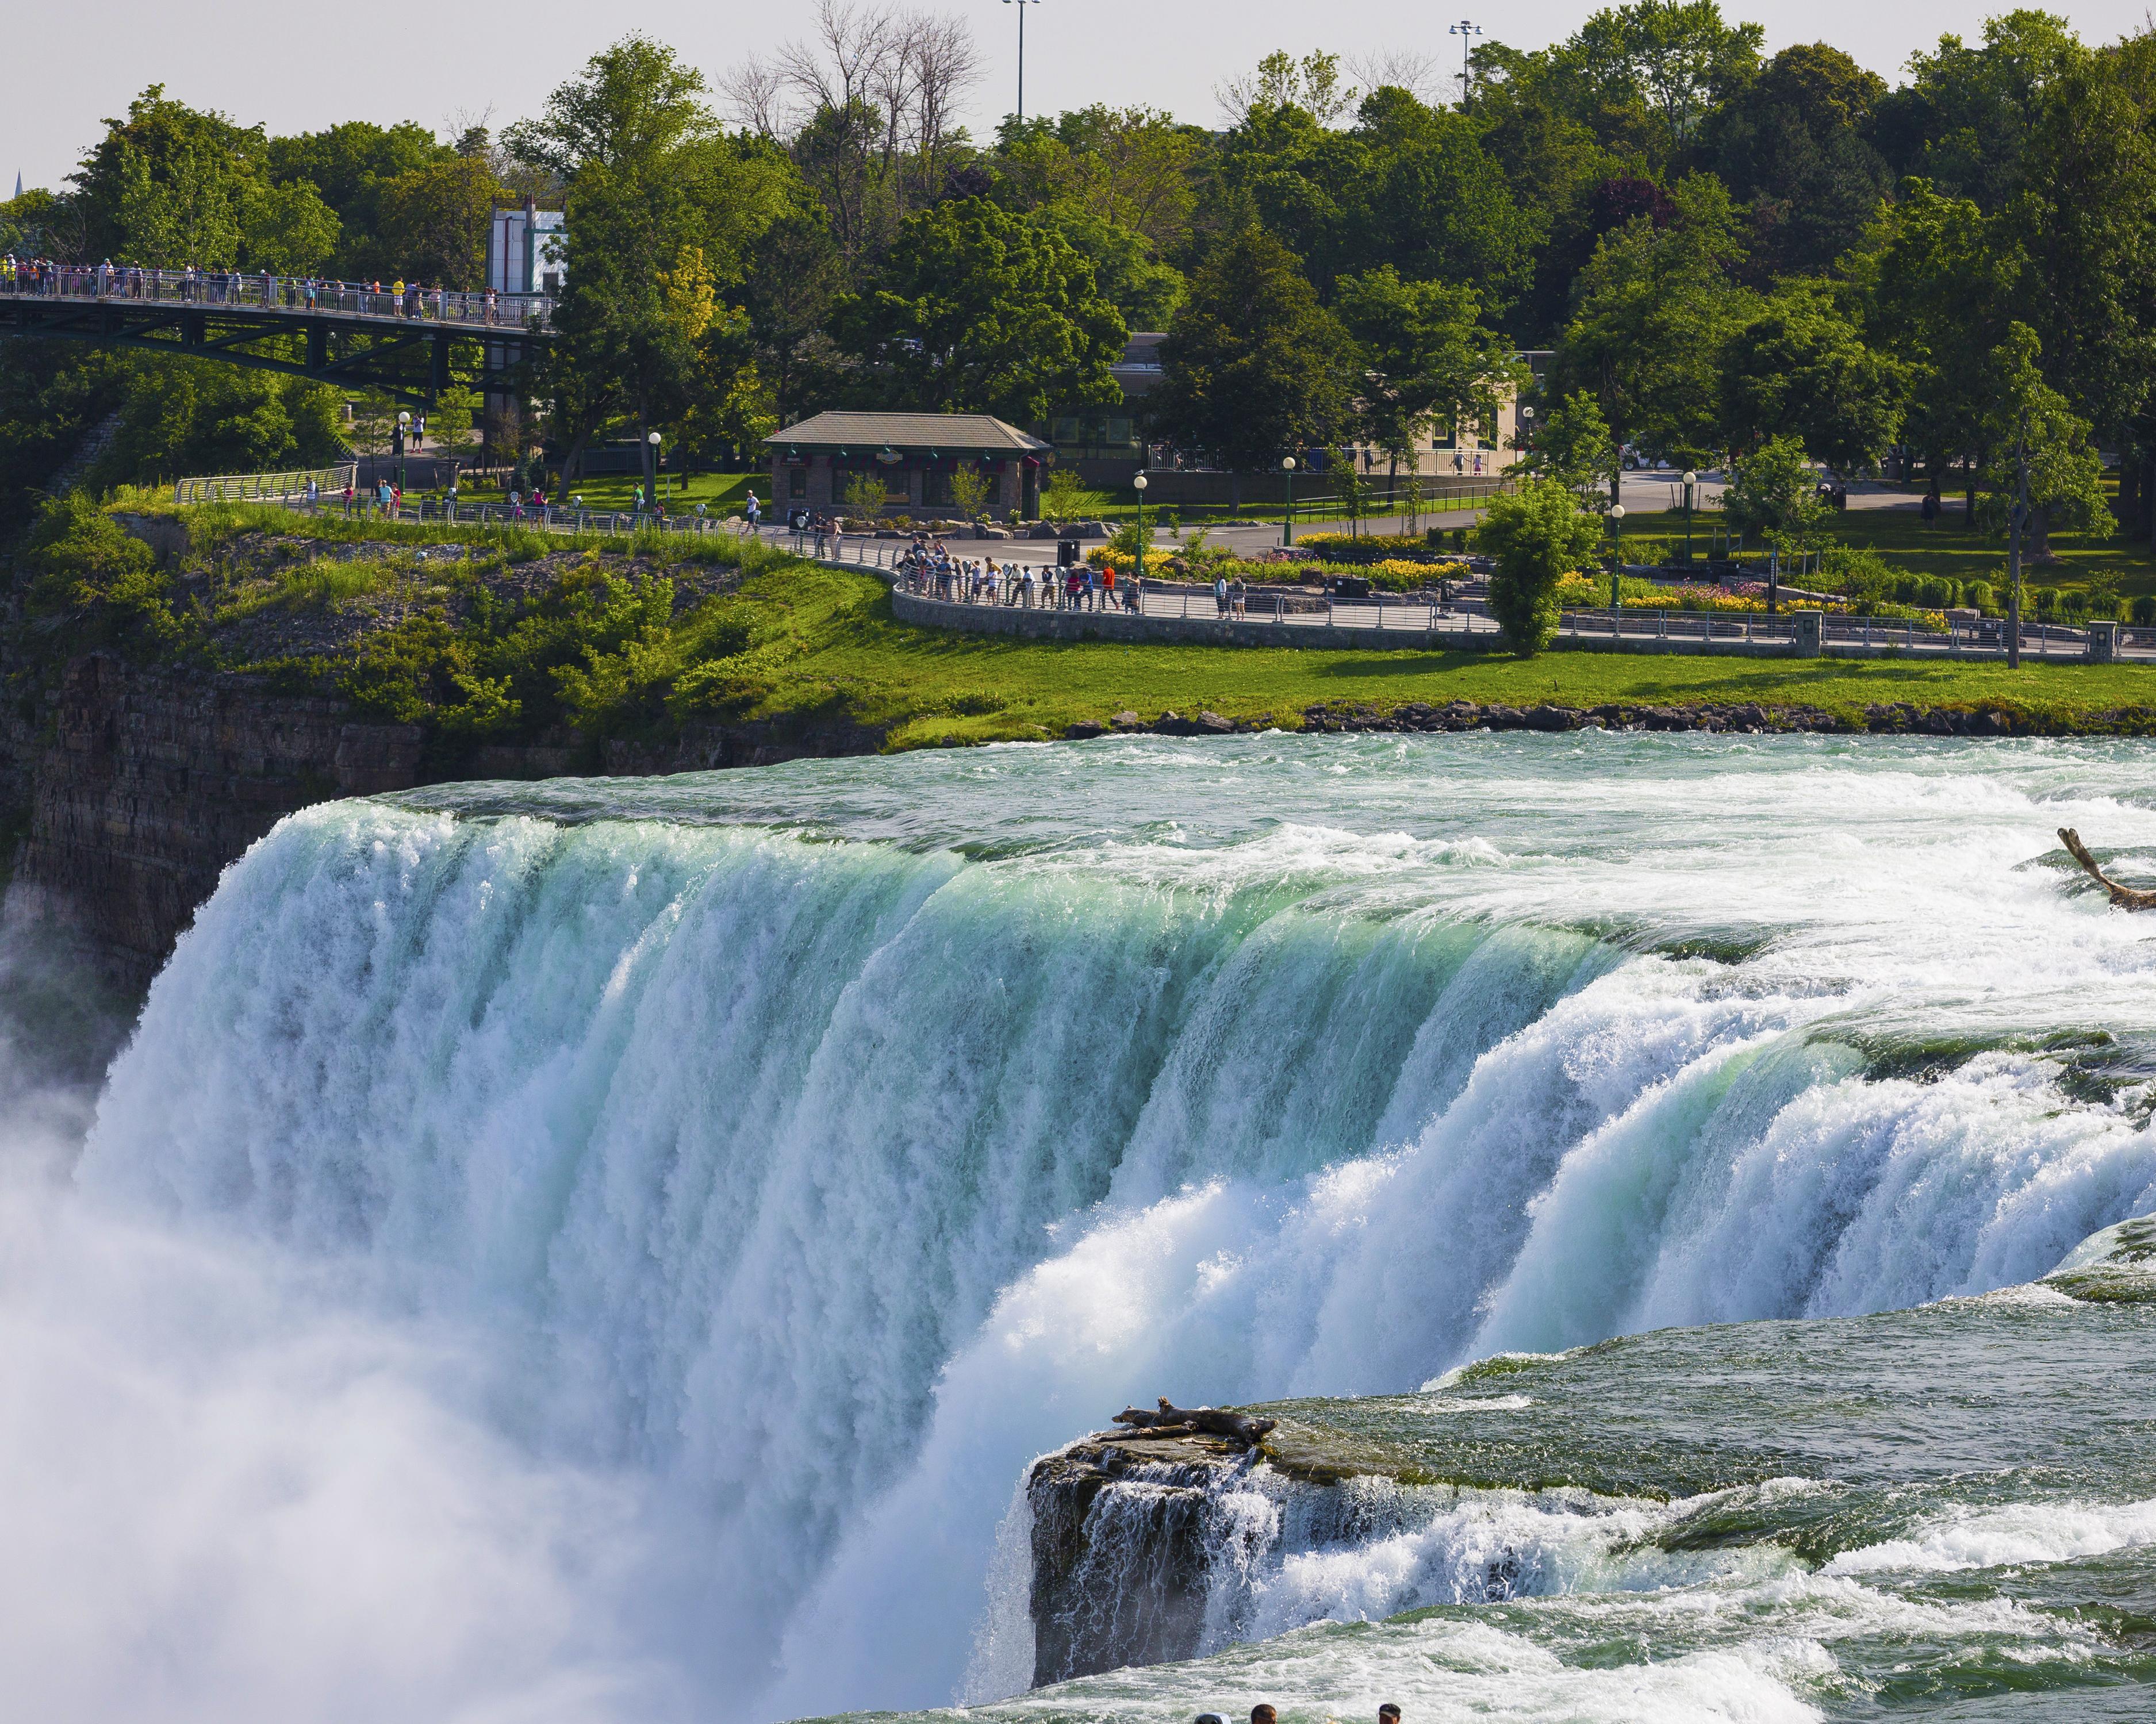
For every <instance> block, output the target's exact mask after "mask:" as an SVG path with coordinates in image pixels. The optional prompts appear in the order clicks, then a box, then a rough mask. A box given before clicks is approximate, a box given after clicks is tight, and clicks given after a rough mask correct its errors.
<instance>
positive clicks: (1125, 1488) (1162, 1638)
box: [1025, 1399, 1428, 1687]
mask: <svg viewBox="0 0 2156 1724" xmlns="http://www.w3.org/2000/svg"><path fill="white" fill-rule="evenodd" d="M1116 1423H1117V1424H1118V1426H1119V1427H1120V1428H1119V1429H1113V1430H1105V1431H1095V1432H1092V1433H1091V1434H1088V1435H1086V1436H1084V1437H1081V1438H1080V1439H1078V1440H1077V1441H1075V1442H1074V1443H1071V1444H1069V1445H1068V1446H1066V1447H1065V1448H1063V1449H1059V1450H1057V1451H1056V1452H1055V1454H1053V1455H1045V1456H1044V1457H1043V1458H1042V1459H1041V1460H1038V1461H1035V1462H1034V1465H1033V1468H1032V1470H1031V1471H1029V1473H1028V1474H1027V1475H1026V1481H1025V1491H1026V1501H1027V1504H1028V1506H1029V1507H1030V1508H1031V1510H1032V1511H1033V1533H1032V1548H1031V1556H1032V1570H1033V1581H1032V1594H1031V1600H1030V1606H1031V1614H1032V1619H1033V1630H1034V1675H1033V1680H1034V1686H1035V1687H1040V1686H1044V1685H1045V1684H1047V1683H1050V1682H1062V1681H1067V1680H1070V1678H1072V1677H1074V1676H1086V1675H1096V1674H1097V1673H1099V1672H1100V1671H1102V1670H1120V1669H1122V1668H1124V1667H1126V1666H1128V1665H1152V1664H1165V1663H1170V1662H1173V1661H1175V1660H1181V1659H1187V1658H1190V1657H1193V1656H1194V1655H1196V1654H1197V1653H1198V1651H1199V1644H1200V1642H1201V1640H1202V1639H1203V1637H1204V1630H1205V1623H1206V1613H1207V1609H1208V1606H1209V1603H1210V1592H1211V1586H1212V1581H1213V1565H1214V1558H1215V1557H1216V1556H1217V1555H1219V1554H1220V1553H1222V1552H1228V1551H1229V1548H1230V1547H1231V1546H1232V1545H1233V1544H1234V1543H1235V1541H1236V1540H1237V1539H1238V1538H1240V1537H1243V1536H1244V1530H1243V1529H1241V1528H1240V1526H1239V1525H1238V1523H1237V1520H1236V1516H1235V1505H1234V1503H1233V1501H1232V1500H1231V1499H1232V1498H1233V1496H1234V1495H1235V1492H1236V1491H1237V1490H1238V1488H1239V1487H1240V1486H1242V1485H1245V1484H1246V1483H1248V1482H1249V1477H1250V1474H1251V1472H1252V1471H1253V1470H1254V1469H1256V1468H1258V1467H1260V1466H1263V1467H1265V1468H1267V1469H1269V1470H1270V1471H1271V1472H1273V1473H1275V1474H1277V1475H1280V1477H1281V1480H1286V1481H1289V1482H1291V1483H1292V1484H1294V1485H1315V1486H1320V1487H1322V1486H1327V1485H1336V1484H1338V1483H1341V1482H1342V1481H1343V1480H1347V1479H1350V1478H1355V1477H1360V1476H1365V1475H1373V1474H1382V1475H1387V1476H1389V1477H1392V1478H1394V1479H1397V1480H1399V1481H1400V1482H1402V1483H1424V1482H1428V1480H1425V1479H1424V1478H1423V1477H1422V1476H1421V1475H1419V1474H1418V1473H1417V1472H1416V1471H1415V1470H1414V1469H1413V1468H1412V1467H1409V1466H1408V1465H1404V1464H1403V1462H1402V1460H1400V1458H1399V1457H1397V1456H1394V1455H1390V1454H1389V1453H1387V1452H1384V1451H1383V1450H1382V1449H1378V1448H1377V1447H1375V1446H1374V1445H1370V1444H1361V1443H1358V1442H1356V1441H1355V1440H1354V1439H1350V1438H1347V1437H1346V1436H1345V1435H1344V1434H1342V1433H1337V1432H1325V1431H1319V1430H1317V1429H1313V1428H1310V1427H1306V1426H1303V1425H1301V1424H1296V1423H1293V1422H1282V1421H1280V1420H1276V1419H1270V1418H1264V1417H1260V1416H1257V1415H1256V1414H1251V1413H1249V1412H1246V1411H1240V1410H1236V1409H1223V1408H1209V1407H1207V1408H1188V1409H1184V1408H1174V1407H1172V1406H1170V1405H1169V1403H1168V1402H1167V1401H1166V1400H1165V1399H1163V1401H1162V1402H1161V1403H1160V1410H1159V1411H1158V1412H1150V1413H1141V1412H1139V1411H1137V1409H1135V1408H1129V1409H1126V1410H1125V1412H1124V1413H1123V1414H1121V1415H1119V1417H1118V1419H1117V1421H1116Z"/></svg>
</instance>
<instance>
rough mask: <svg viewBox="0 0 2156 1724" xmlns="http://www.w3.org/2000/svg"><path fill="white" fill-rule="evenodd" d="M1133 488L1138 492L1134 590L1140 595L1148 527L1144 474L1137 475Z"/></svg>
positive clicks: (1143, 577)
mask: <svg viewBox="0 0 2156 1724" xmlns="http://www.w3.org/2000/svg"><path fill="white" fill-rule="evenodd" d="M1131 487H1132V490H1135V491H1137V494H1138V584H1137V587H1136V588H1135V589H1133V590H1135V591H1137V592H1138V593H1143V592H1144V591H1145V554H1146V525H1145V494H1146V476H1145V475H1144V474H1142V473H1141V474H1139V475H1137V478H1135V479H1133V480H1132V481H1131Z"/></svg>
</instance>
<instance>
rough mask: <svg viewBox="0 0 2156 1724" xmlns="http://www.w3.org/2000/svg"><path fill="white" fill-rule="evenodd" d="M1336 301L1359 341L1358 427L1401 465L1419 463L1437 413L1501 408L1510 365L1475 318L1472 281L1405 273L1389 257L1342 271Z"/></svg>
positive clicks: (1460, 414)
mask: <svg viewBox="0 0 2156 1724" xmlns="http://www.w3.org/2000/svg"><path fill="white" fill-rule="evenodd" d="M1334 309H1335V310H1336V311H1337V314H1338V316H1339V318H1340V321H1341V322H1342V325H1344V326H1346V328H1347V333H1348V334H1349V336H1352V337H1353V339H1354V341H1355V342H1356V343H1357V346H1358V349H1359V354H1358V357H1359V359H1360V362H1361V367H1362V371H1363V378H1362V382H1361V385H1360V387H1359V388H1358V391H1357V398H1358V403H1359V405H1358V411H1357V414H1356V417H1357V418H1358V421H1359V426H1358V429H1359V431H1360V434H1361V435H1362V437H1363V439H1364V440H1366V441H1368V442H1369V443H1372V444H1375V445H1376V446H1377V447H1378V448H1379V449H1383V451H1384V452H1385V454H1387V455H1388V456H1389V458H1390V459H1391V461H1392V464H1393V467H1394V471H1395V472H1397V470H1398V469H1399V464H1400V462H1401V461H1402V460H1403V459H1407V460H1408V461H1409V464H1410V465H1412V464H1413V460H1412V456H1413V454H1414V449H1415V447H1416V444H1417V442H1418V439H1419V438H1420V437H1421V435H1422V434H1423V433H1424V428H1426V427H1427V426H1428V425H1429V424H1430V423H1431V421H1432V420H1434V419H1435V420H1441V421H1445V422H1447V423H1456V422H1457V421H1459V420H1460V419H1461V418H1466V417H1469V416H1473V417H1475V418H1481V417H1482V416H1484V415H1486V414H1487V413H1491V412H1492V411H1494V410H1495V408H1496V395H1497V390H1498V387H1499V386H1500V385H1501V384H1502V383H1504V382H1507V381H1508V380H1509V377H1510V369H1511V367H1510V364H1509V362H1508V360H1507V356H1506V353H1505V351H1504V346H1503V343H1502V342H1501V341H1500V340H1499V339H1498V337H1497V335H1496V332H1495V331H1492V330H1490V329H1486V328H1485V327H1484V326H1482V325H1481V323H1480V322H1479V321H1477V318H1476V313H1477V311H1478V310H1479V306H1478V305H1477V303H1476V295H1475V293H1474V290H1472V289H1471V288H1465V287H1448V286H1446V285H1445V284H1444V283H1442V282H1437V281H1404V280H1401V279H1400V276H1399V272H1398V271H1397V270H1395V269H1394V268H1393V266H1392V265H1391V264H1385V265H1383V267H1382V268H1380V269H1373V270H1372V271H1370V272H1369V273H1368V275H1351V276H1347V277H1344V278H1343V279H1342V280H1341V282H1340V283H1339V285H1338V289H1337V296H1336V298H1335V300H1334Z"/></svg>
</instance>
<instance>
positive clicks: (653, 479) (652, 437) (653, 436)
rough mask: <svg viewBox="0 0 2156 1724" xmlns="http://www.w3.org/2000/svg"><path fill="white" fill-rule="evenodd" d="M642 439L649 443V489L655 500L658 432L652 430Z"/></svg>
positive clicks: (657, 481) (657, 489)
mask: <svg viewBox="0 0 2156 1724" xmlns="http://www.w3.org/2000/svg"><path fill="white" fill-rule="evenodd" d="M644 441H645V442H646V443H648V444H650V445H651V490H652V497H653V500H654V501H656V500H657V498H658V492H659V434H658V433H657V432H656V431H654V432H653V433H651V434H650V435H649V436H648V437H646V438H645V439H644Z"/></svg>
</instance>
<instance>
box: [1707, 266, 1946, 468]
mask: <svg viewBox="0 0 2156 1724" xmlns="http://www.w3.org/2000/svg"><path fill="white" fill-rule="evenodd" d="M1904 391H1905V382H1904V376H1903V368H1902V366H1901V365H1900V364H1898V363H1897V362H1896V361H1895V360H1894V359H1893V358H1892V357H1890V356H1889V355H1887V354H1885V353H1882V352H1879V351H1875V350H1874V349H1872V348H1871V347H1869V346H1866V344H1865V341H1864V337H1863V335H1862V333H1861V331H1860V330H1859V329H1858V327H1857V326H1856V323H1855V322H1854V321H1851V319H1850V318H1849V317H1848V316H1845V314H1844V313H1843V311H1842V310H1841V309H1840V306H1839V305H1838V304H1837V303H1836V295H1835V292H1834V290H1832V289H1831V288H1830V287H1828V286H1827V285H1826V284H1825V283H1824V282H1818V281H1805V280H1794V281H1786V282H1784V283H1783V284H1782V285H1781V286H1780V287H1779V288H1778V289H1777V290H1775V292H1774V294H1773V295H1772V296H1771V297H1769V298H1768V300H1766V302H1765V303H1764V304H1763V305H1761V306H1760V307H1759V309H1758V312H1757V314H1756V315H1755V316H1753V318H1752V320H1751V321H1749V322H1748V323H1747V324H1745V325H1744V326H1743V327H1742V328H1741V329H1738V331H1735V332H1734V333H1733V334H1732V336H1731V337H1730V339H1729V341H1728V343H1727V346H1724V348H1723V349H1722V429H1723V434H1724V436H1725V438H1726V439H1727V443H1728V445H1729V446H1730V447H1731V448H1732V449H1748V448H1752V447H1753V446H1755V445H1757V444H1760V443H1762V442H1764V441H1765V440H1767V439H1770V438H1774V437H1779V436H1794V437H1795V438H1796V439H1798V440H1799V442H1801V443H1802V444H1803V445H1804V448H1805V449H1808V450H1809V451H1810V453H1811V454H1815V455H1816V456H1818V457H1819V458H1820V459H1822V460H1824V461H1825V462H1826V463H1827V464H1829V465H1830V466H1832V467H1834V468H1835V469H1837V470H1838V471H1840V472H1843V473H1861V472H1863V471H1865V470H1866V469H1869V468H1870V467H1871V465H1872V464H1873V463H1874V462H1876V460H1877V459H1878V458H1879V457H1880V456H1881V454H1884V453H1885V452H1886V449H1887V447H1888V445H1889V444H1892V442H1893V441H1894V439H1895V438H1896V436H1897V434H1899V432H1900V430H1901V425H1902V403H1903V398H1904Z"/></svg>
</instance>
